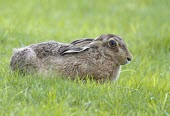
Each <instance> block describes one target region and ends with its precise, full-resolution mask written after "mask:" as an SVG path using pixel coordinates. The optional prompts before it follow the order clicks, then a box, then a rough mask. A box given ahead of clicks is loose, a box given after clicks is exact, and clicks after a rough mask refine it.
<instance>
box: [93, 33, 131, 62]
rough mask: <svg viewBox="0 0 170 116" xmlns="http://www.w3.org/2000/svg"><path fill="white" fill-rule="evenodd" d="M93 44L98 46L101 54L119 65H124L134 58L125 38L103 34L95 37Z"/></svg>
mask: <svg viewBox="0 0 170 116" xmlns="http://www.w3.org/2000/svg"><path fill="white" fill-rule="evenodd" d="M91 44H92V46H98V49H99V51H100V52H101V54H102V55H103V56H104V57H105V58H107V59H110V60H113V61H114V62H115V63H116V64H118V65H124V64H127V63H129V62H130V61H131V60H132V54H131V53H130V52H129V50H128V49H127V46H126V44H125V43H124V41H123V39H122V38H121V37H119V36H116V35H113V34H106V35H101V36H99V37H97V38H96V39H94V41H93V43H91Z"/></svg>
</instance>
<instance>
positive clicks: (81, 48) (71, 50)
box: [61, 46, 90, 55]
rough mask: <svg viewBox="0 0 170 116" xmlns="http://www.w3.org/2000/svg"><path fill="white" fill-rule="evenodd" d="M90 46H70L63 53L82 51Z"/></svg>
mask: <svg viewBox="0 0 170 116" xmlns="http://www.w3.org/2000/svg"><path fill="white" fill-rule="evenodd" d="M89 48H90V47H88V46H84V47H77V48H68V49H66V50H64V51H63V52H62V53H61V54H62V55H64V54H71V53H80V52H83V51H85V50H87V49H89Z"/></svg>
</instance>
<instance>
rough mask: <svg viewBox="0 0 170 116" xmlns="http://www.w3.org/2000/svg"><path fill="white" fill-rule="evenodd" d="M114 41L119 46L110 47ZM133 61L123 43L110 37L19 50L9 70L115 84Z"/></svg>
mask: <svg viewBox="0 0 170 116" xmlns="http://www.w3.org/2000/svg"><path fill="white" fill-rule="evenodd" d="M111 40H114V41H115V42H116V43H117V44H116V46H114V47H110V46H109V45H110V44H109V42H110V41H111ZM131 59H132V55H131V53H130V52H129V51H128V49H127V47H126V45H125V43H124V42H123V40H122V39H121V38H120V37H118V36H116V35H112V34H107V35H101V36H99V37H97V38H96V39H80V40H76V41H74V42H72V43H71V44H64V43H59V42H54V41H49V42H43V43H39V44H33V45H30V46H27V47H25V48H19V49H16V50H14V53H13V56H12V58H11V62H10V67H11V69H12V70H13V71H16V70H19V71H20V72H23V73H32V72H39V73H48V72H51V71H52V72H55V73H57V74H61V75H63V76H66V77H69V78H71V79H75V78H77V77H79V78H82V79H83V78H85V77H87V76H88V77H89V78H90V77H92V78H93V79H95V80H104V81H105V80H116V79H117V78H118V76H119V72H120V65H124V64H127V63H128V62H129V61H130V60H131ZM128 60H129V61H128Z"/></svg>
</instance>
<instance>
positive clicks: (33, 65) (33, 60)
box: [10, 47, 38, 73]
mask: <svg viewBox="0 0 170 116" xmlns="http://www.w3.org/2000/svg"><path fill="white" fill-rule="evenodd" d="M10 67H11V69H12V70H13V71H17V70H18V71H19V72H23V73H26V72H27V73H30V72H34V71H36V70H37V68H38V57H37V56H36V53H35V52H34V51H33V50H32V49H31V48H29V47H27V48H21V49H17V50H14V53H13V56H12V58H11V61H10Z"/></svg>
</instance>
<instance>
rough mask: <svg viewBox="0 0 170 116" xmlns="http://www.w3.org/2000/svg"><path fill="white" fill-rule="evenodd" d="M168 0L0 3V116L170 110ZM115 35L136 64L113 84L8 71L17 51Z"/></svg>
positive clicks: (164, 115)
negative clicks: (14, 52)
mask: <svg viewBox="0 0 170 116" xmlns="http://www.w3.org/2000/svg"><path fill="white" fill-rule="evenodd" d="M169 8H170V1H169V0H163V1H160V0H105V1H103V0H70V1H69V0H61V1H60V0H50V1H48V0H41V2H40V1H38V0H29V1H25V0H17V1H14V0H0V115H11V116H18V115H28V116H29V115H30V116H33V115H37V116H38V115H40V116H41V115H42V116H43V115H44V116H46V115H50V116H51V115H53V116H65V115H66V116H81V115H84V116H112V115H115V116H124V115H127V116H136V115H139V116H147V115H156V116H168V115H170V12H169ZM105 33H113V34H117V35H119V36H121V37H123V38H124V40H125V42H126V43H127V46H128V48H129V49H130V51H131V52H132V54H133V61H132V62H131V63H130V64H129V65H126V66H123V67H122V71H121V74H120V78H119V80H118V81H117V82H116V83H105V84H96V83H95V82H92V81H87V83H83V82H81V81H79V82H74V81H70V80H66V79H61V78H60V77H57V78H55V77H54V78H51V76H50V77H44V76H43V75H26V76H21V75H18V74H17V73H11V71H10V68H9V61H10V57H11V55H12V49H13V48H17V47H22V46H26V45H29V44H32V43H38V42H42V41H48V40H55V41H61V42H71V41H73V40H75V39H79V38H83V37H92V38H94V37H97V36H99V35H101V34H105Z"/></svg>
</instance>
